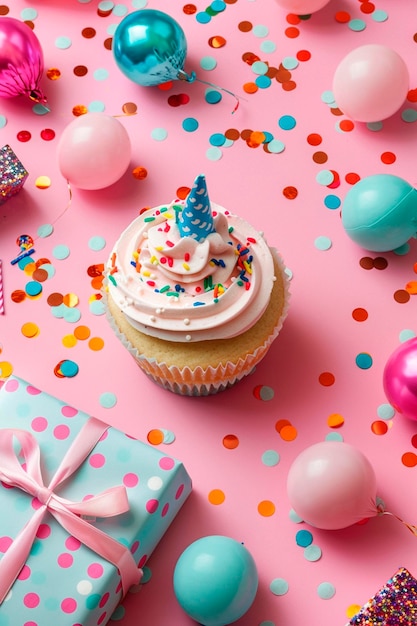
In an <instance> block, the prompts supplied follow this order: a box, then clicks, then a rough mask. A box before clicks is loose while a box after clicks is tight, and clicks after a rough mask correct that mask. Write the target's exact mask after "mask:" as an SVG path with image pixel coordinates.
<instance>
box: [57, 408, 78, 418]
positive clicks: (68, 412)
mask: <svg viewBox="0 0 417 626" xmlns="http://www.w3.org/2000/svg"><path fill="white" fill-rule="evenodd" d="M61 413H62V415H63V416H64V417H74V416H75V415H77V413H78V411H77V409H74V408H73V407H72V406H63V407H62V409H61Z"/></svg>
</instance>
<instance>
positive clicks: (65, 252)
mask: <svg viewBox="0 0 417 626" xmlns="http://www.w3.org/2000/svg"><path fill="white" fill-rule="evenodd" d="M52 255H53V256H54V258H55V259H59V260H60V261H62V260H63V259H66V258H68V257H69V255H70V249H69V248H68V246H65V245H64V244H61V245H58V246H55V248H54V249H53V250H52Z"/></svg>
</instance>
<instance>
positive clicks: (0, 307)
mask: <svg viewBox="0 0 417 626" xmlns="http://www.w3.org/2000/svg"><path fill="white" fill-rule="evenodd" d="M0 315H4V291H3V261H2V260H1V259H0Z"/></svg>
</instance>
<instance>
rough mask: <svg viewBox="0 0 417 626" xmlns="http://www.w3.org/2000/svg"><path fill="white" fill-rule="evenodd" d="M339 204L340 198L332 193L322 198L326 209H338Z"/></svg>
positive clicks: (340, 202)
mask: <svg viewBox="0 0 417 626" xmlns="http://www.w3.org/2000/svg"><path fill="white" fill-rule="evenodd" d="M341 204H342V201H341V200H340V198H339V197H338V196H335V195H333V194H329V195H328V196H326V197H325V198H324V206H325V207H327V208H328V209H332V210H334V209H338V208H339V207H340V205H341Z"/></svg>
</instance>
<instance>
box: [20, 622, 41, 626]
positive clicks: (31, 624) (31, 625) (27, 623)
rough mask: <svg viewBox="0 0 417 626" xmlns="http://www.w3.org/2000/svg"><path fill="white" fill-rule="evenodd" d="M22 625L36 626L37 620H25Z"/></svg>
mask: <svg viewBox="0 0 417 626" xmlns="http://www.w3.org/2000/svg"><path fill="white" fill-rule="evenodd" d="M23 626H38V622H25V623H24V624H23Z"/></svg>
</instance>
